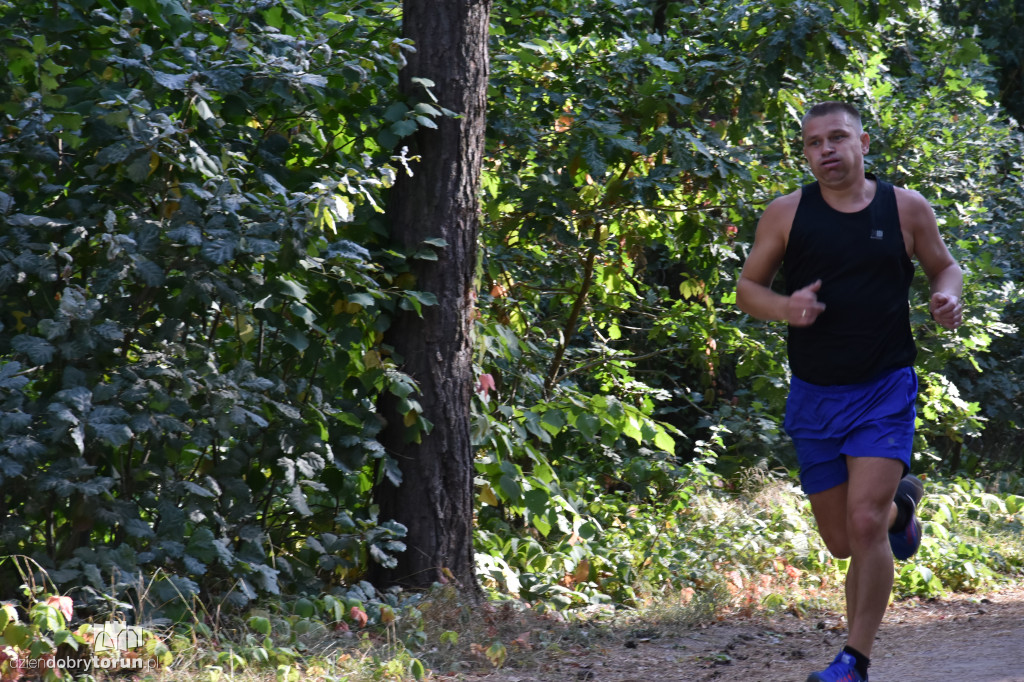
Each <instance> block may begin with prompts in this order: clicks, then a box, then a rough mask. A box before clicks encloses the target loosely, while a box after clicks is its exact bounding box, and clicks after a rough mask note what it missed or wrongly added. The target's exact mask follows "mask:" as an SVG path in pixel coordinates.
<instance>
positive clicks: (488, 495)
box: [480, 483, 498, 507]
mask: <svg viewBox="0 0 1024 682" xmlns="http://www.w3.org/2000/svg"><path fill="white" fill-rule="evenodd" d="M480 501H481V502H483V503H484V504H489V505H491V506H492V507H497V506H498V496H497V495H495V494H494V490H492V489H491V486H489V485H487V484H486V483H485V484H484V487H483V488H481V489H480Z"/></svg>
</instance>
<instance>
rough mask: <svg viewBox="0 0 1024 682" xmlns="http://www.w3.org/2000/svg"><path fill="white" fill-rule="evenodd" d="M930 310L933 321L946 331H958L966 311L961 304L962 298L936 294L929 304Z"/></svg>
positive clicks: (940, 293)
mask: <svg viewBox="0 0 1024 682" xmlns="http://www.w3.org/2000/svg"><path fill="white" fill-rule="evenodd" d="M928 309H929V310H930V311H931V314H932V319H933V320H935V321H936V322H938V323H939V324H941V325H942V326H943V327H945V328H946V329H956V328H957V327H959V326H960V323H961V322H963V319H964V309H963V306H962V305H961V304H960V298H959V297H957V296H951V295H950V294H944V293H942V292H936V293H934V294H932V299H931V301H929V302H928Z"/></svg>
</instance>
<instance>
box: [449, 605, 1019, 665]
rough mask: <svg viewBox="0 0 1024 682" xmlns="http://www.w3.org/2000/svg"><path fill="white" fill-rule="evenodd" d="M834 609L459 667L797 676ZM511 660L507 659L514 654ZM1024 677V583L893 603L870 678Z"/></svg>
mask: <svg viewBox="0 0 1024 682" xmlns="http://www.w3.org/2000/svg"><path fill="white" fill-rule="evenodd" d="M844 636H845V632H844V630H843V627H842V623H841V619H840V618H839V617H838V616H837V615H835V614H818V615H816V616H807V617H804V618H798V617H796V616H792V615H784V616H779V617H775V618H771V619H768V618H763V617H762V618H730V619H728V620H724V621H721V622H718V623H715V624H712V625H709V626H705V627H699V628H694V629H692V630H690V631H681V632H676V633H673V634H662V635H660V636H658V635H657V634H654V635H653V636H651V637H636V636H632V637H630V636H629V635H626V634H623V635H622V636H615V637H610V638H607V639H604V640H602V642H601V644H600V645H598V646H594V647H566V648H563V649H562V650H561V651H560V652H558V653H557V654H556V653H553V652H552V653H548V654H546V655H544V656H543V657H542V658H539V659H537V660H536V661H535V665H533V666H531V667H530V668H523V669H515V668H511V667H506V668H505V669H503V670H500V671H497V672H490V673H477V674H472V673H470V674H467V675H465V676H464V677H463V679H466V680H486V681H487V682H562V681H571V680H589V681H591V682H703V681H705V680H716V681H723V682H724V681H731V680H736V681H737V682H739V681H742V682H803V681H804V680H805V679H806V677H807V675H808V674H809V673H810V672H811V671H813V670H818V669H821V668H823V667H825V665H827V664H828V662H829V661H831V659H832V657H833V656H834V655H835V653H836V652H837V651H838V650H839V648H840V647H841V646H842V644H843V642H844ZM512 665H514V663H512ZM938 680H943V681H946V680H950V681H956V682H1024V585H1022V586H1019V587H1017V588H1015V589H1006V590H1003V591H1000V592H994V593H991V594H986V595H971V596H964V595H959V596H953V597H950V598H948V599H942V600H934V601H924V602H922V601H916V600H915V601H908V602H903V603H898V604H895V605H893V606H892V607H891V608H890V609H889V611H888V613H887V615H886V618H885V621H884V622H883V624H882V629H881V632H880V633H879V638H878V642H877V644H876V646H875V651H874V661H873V663H872V667H871V682H937V681H938Z"/></svg>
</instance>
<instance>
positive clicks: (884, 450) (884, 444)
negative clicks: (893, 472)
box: [784, 367, 917, 495]
mask: <svg viewBox="0 0 1024 682" xmlns="http://www.w3.org/2000/svg"><path fill="white" fill-rule="evenodd" d="M916 400H917V374H916V373H915V372H914V368H913V367H903V368H900V369H897V370H894V371H892V372H888V373H886V374H883V375H882V376H880V377H879V378H877V379H873V380H871V381H867V382H864V383H860V384H846V385H842V386H817V385H815V384H809V383H807V382H806V381H801V380H800V379H798V378H796V377H793V378H792V380H791V382H790V387H789V398H788V399H787V401H786V420H785V424H784V426H785V429H786V433H787V434H789V437H790V438H792V439H793V444H794V445H795V446H796V454H797V461H798V462H799V464H800V484H801V485H802V487H803V489H804V492H805V493H806V494H808V495H813V494H814V493H820V492H822V491H825V490H828V489H829V488H833V487H835V486H837V485H840V484H841V483H843V482H845V481H846V479H847V478H848V477H849V475H848V473H847V471H846V456H850V457H886V458H891V459H898V460H900V461H901V462H903V473H904V474H906V473H907V472H909V471H910V455H911V453H912V452H913V449H914V419H915V417H916V416H917V409H916V406H915V403H916Z"/></svg>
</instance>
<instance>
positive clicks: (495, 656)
mask: <svg viewBox="0 0 1024 682" xmlns="http://www.w3.org/2000/svg"><path fill="white" fill-rule="evenodd" d="M484 655H485V656H487V660H489V661H490V662H491V665H493V666H494V667H495V668H500V667H501V666H502V664H503V663H504V662H505V658H506V657H507V656H508V650H507V649H506V648H505V645H504V644H502V643H501V642H495V643H494V644H492V645H491V646H489V647H487V651H485V652H484Z"/></svg>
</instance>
